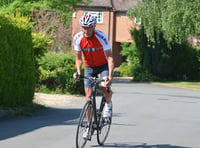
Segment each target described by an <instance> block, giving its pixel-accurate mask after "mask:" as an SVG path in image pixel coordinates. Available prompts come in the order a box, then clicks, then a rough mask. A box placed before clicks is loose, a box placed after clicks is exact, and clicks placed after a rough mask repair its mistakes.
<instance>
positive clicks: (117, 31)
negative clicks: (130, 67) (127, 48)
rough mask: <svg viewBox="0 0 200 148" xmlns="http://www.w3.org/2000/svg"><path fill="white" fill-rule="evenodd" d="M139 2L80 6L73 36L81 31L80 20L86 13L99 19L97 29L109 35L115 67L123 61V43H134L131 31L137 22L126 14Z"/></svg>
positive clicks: (113, 0)
mask: <svg viewBox="0 0 200 148" xmlns="http://www.w3.org/2000/svg"><path fill="white" fill-rule="evenodd" d="M136 1H137V0H92V1H91V3H89V4H84V3H83V4H79V5H78V6H77V8H76V10H75V11H74V13H73V16H72V36H74V35H75V34H76V33H77V32H79V31H80V30H81V28H80V25H79V19H80V17H81V16H82V15H84V14H85V13H90V14H92V15H95V16H96V17H97V25H96V29H98V30H100V31H102V32H104V33H106V34H107V36H108V39H109V40H110V44H111V48H112V50H113V57H114V63H115V67H118V66H119V65H120V64H121V62H122V61H123V57H122V56H121V55H120V52H121V50H122V48H121V46H120V44H121V42H132V38H131V36H130V33H129V30H130V28H131V27H138V26H139V24H137V23H135V22H136V20H135V19H134V20H130V19H129V18H128V17H127V16H126V13H127V11H128V9H130V8H132V7H133V6H134V5H136Z"/></svg>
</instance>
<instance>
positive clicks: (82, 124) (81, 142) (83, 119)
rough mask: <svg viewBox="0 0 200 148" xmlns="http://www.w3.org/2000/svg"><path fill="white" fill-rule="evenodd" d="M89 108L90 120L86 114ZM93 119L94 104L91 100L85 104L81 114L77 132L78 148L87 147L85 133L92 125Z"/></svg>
mask: <svg viewBox="0 0 200 148" xmlns="http://www.w3.org/2000/svg"><path fill="white" fill-rule="evenodd" d="M89 108H90V117H89V118H88V117H87V115H86V114H87V111H88V109H89ZM92 117H93V108H92V103H91V101H90V100H88V101H87V102H86V103H85V105H84V107H83V109H82V111H81V114H80V118H79V123H78V126H77V131H76V148H84V146H85V145H86V143H87V140H88V139H85V138H83V133H84V132H85V130H86V128H87V127H88V125H90V126H91V125H92ZM88 119H89V123H88Z"/></svg>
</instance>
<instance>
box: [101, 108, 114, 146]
mask: <svg viewBox="0 0 200 148" xmlns="http://www.w3.org/2000/svg"><path fill="white" fill-rule="evenodd" d="M111 123H112V115H111V117H109V118H103V111H101V115H100V117H99V127H98V129H97V142H98V144H99V145H103V144H104V142H105V141H106V139H107V137H108V134H109V131H110V126H111Z"/></svg>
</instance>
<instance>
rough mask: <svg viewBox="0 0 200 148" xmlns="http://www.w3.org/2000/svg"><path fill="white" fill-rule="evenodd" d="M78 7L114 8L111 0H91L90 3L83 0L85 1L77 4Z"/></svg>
mask: <svg viewBox="0 0 200 148" xmlns="http://www.w3.org/2000/svg"><path fill="white" fill-rule="evenodd" d="M77 6H78V7H105V8H108V7H109V8H112V4H111V0H91V2H90V3H89V4H88V2H87V0H83V3H80V4H78V5H77Z"/></svg>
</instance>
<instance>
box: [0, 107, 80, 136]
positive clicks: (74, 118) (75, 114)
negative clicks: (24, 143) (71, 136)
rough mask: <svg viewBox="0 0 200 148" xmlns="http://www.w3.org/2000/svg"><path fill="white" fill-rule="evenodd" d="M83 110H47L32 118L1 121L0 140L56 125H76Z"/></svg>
mask: <svg viewBox="0 0 200 148" xmlns="http://www.w3.org/2000/svg"><path fill="white" fill-rule="evenodd" d="M80 112H81V109H63V108H47V109H45V110H43V111H41V112H39V113H37V114H35V115H34V116H32V117H19V118H17V119H10V120H1V121H0V140H4V139H8V138H11V137H15V136H18V135H21V134H25V133H28V132H31V131H33V130H36V129H39V128H42V127H46V126H55V125H76V124H77V123H78V118H79V114H80Z"/></svg>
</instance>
